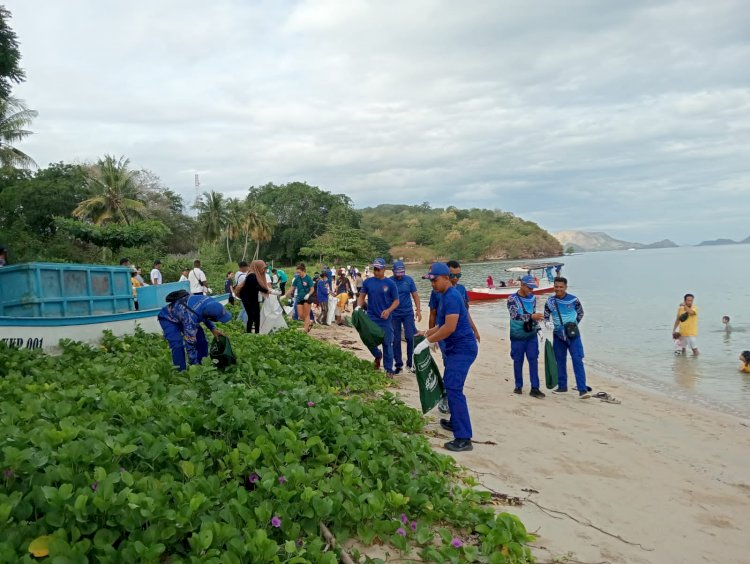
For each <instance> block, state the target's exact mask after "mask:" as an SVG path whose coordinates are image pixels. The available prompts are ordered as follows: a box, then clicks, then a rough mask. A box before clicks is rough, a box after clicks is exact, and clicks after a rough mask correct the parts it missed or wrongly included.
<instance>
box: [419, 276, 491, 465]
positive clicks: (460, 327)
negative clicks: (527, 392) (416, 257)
mask: <svg viewBox="0 0 750 564" xmlns="http://www.w3.org/2000/svg"><path fill="white" fill-rule="evenodd" d="M423 278H426V279H428V280H429V281H430V282H431V284H432V289H433V290H434V291H435V292H437V293H438V294H440V295H441V296H440V300H439V303H438V306H437V312H436V316H435V326H434V327H432V329H428V330H427V331H425V332H424V333H423V334H424V336H425V339H424V341H422V342H421V343H419V345H417V346H416V347H415V349H414V354H418V353H420V352H421V351H422V350H424V349H425V348H427V347H428V346H430V344H432V343H439V342H442V343H444V347H443V355H444V362H445V370H444V372H443V383H444V384H445V390H446V393H447V396H448V406H449V407H450V413H451V418H450V420H448V419H441V420H440V426H441V427H443V428H444V429H447V430H449V431H451V432H452V433H453V437H454V438H453V440H452V441H449V442H447V443H445V448H446V449H448V450H450V451H453V452H461V451H466V450H472V448H473V446H472V444H471V438H472V430H471V418H470V417H469V406H468V405H467V403H466V396H465V395H464V383H465V382H466V377H467V376H468V374H469V369H470V368H471V365H472V364H473V363H474V361H475V360H476V358H477V353H478V352H479V347H478V344H477V338H476V336H475V334H474V330H473V329H472V327H471V325H472V324H471V321H470V319H469V311H468V310H467V309H466V303H465V302H464V299H463V297H462V296H461V294H460V293H459V291H458V290H457V289H456V288H455V287H454V286H453V285H452V284H451V279H450V268H449V267H448V265H446V264H444V263H441V262H436V263H433V264H432V266H431V267H430V271H429V272H428V273H427V274H426V275H425V276H423Z"/></svg>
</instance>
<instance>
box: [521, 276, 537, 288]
mask: <svg viewBox="0 0 750 564" xmlns="http://www.w3.org/2000/svg"><path fill="white" fill-rule="evenodd" d="M521 284H523V285H524V286H528V287H529V288H531V289H532V290H533V289H534V288H538V286H537V285H536V280H535V279H534V277H533V276H532V275H531V274H527V275H526V276H524V277H523V278H521Z"/></svg>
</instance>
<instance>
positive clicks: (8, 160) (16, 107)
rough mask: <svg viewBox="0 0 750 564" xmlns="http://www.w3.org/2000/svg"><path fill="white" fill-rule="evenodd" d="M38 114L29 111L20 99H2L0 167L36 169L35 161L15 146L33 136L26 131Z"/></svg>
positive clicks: (0, 110) (0, 111)
mask: <svg viewBox="0 0 750 564" xmlns="http://www.w3.org/2000/svg"><path fill="white" fill-rule="evenodd" d="M36 116H37V112H36V111H34V110H29V109H27V108H26V106H25V105H24V103H23V101H21V100H19V99H18V98H7V99H0V166H2V167H11V168H36V163H35V162H34V159H32V158H31V157H30V156H28V155H27V154H26V153H24V152H23V151H21V150H20V149H17V148H16V147H14V146H13V144H14V143H16V142H17V141H21V140H23V139H24V137H28V136H29V135H31V133H32V132H31V131H28V130H27V129H25V128H26V127H28V126H29V125H31V120H33V119H34V118H35V117H36Z"/></svg>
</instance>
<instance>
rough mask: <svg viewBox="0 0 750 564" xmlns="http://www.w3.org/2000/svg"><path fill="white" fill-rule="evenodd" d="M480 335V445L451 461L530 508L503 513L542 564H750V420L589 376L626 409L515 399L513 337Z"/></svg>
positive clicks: (406, 383) (592, 402)
mask: <svg viewBox="0 0 750 564" xmlns="http://www.w3.org/2000/svg"><path fill="white" fill-rule="evenodd" d="M425 318H426V316H425ZM423 325H424V324H423ZM479 329H480V333H481V337H482V342H481V345H480V348H479V357H478V359H477V361H476V362H475V364H474V366H473V367H472V370H471V372H470V374H469V378H468V380H467V384H466V389H465V392H466V395H467V398H468V402H469V409H470V412H471V418H472V426H473V429H474V440H475V446H474V450H473V451H472V452H468V453H459V454H455V455H453V456H454V457H455V459H456V460H457V461H458V462H459V463H460V464H461V465H463V466H465V467H466V469H467V474H470V475H474V476H476V478H477V479H478V480H479V481H480V482H481V483H482V484H483V485H484V486H485V487H487V488H489V489H491V490H493V491H495V492H498V493H500V494H506V495H508V496H514V497H519V498H521V499H522V500H523V501H522V505H520V506H511V507H508V508H507V511H509V512H512V513H515V514H517V515H518V516H519V517H521V519H522V520H523V521H524V523H525V524H526V526H527V528H528V529H529V531H530V532H533V533H535V534H536V535H537V537H538V538H537V540H536V542H534V543H533V546H534V553H535V556H536V557H537V559H538V561H539V562H585V563H595V562H596V563H604V562H611V563H615V562H617V563H659V564H668V563H675V564H677V563H693V562H722V563H730V562H731V563H740V562H744V563H747V562H750V553H749V552H748V549H749V546H750V545H748V540H747V531H748V527H749V526H748V524H747V522H748V520H750V422H749V421H747V420H743V419H739V418H736V417H733V416H728V415H724V414H722V413H719V412H713V411H708V410H705V409H702V408H700V407H698V406H693V405H689V404H685V403H681V402H677V401H675V400H672V399H670V398H668V397H666V396H662V395H659V394H657V393H655V392H653V393H652V392H650V391H648V390H642V389H639V388H635V387H633V386H631V385H629V384H626V383H621V382H617V381H614V380H612V379H609V378H607V376H606V375H605V374H596V373H593V372H588V380H589V385H590V386H592V387H593V388H594V391H595V392H596V391H606V392H608V393H610V394H611V395H613V396H615V397H616V398H617V399H619V400H621V401H622V403H621V404H620V405H614V404H609V403H604V402H601V401H599V400H597V399H593V398H592V399H589V400H580V399H578V397H577V395H575V392H573V393H571V394H569V395H568V396H554V395H552V394H549V393H548V395H547V397H546V398H545V399H542V400H538V399H534V398H531V397H530V396H529V395H528V389H529V388H528V384H527V382H528V380H527V378H528V376H527V373H525V374H526V375H525V382H526V385H525V388H524V395H522V396H517V395H515V394H513V393H512V389H513V369H512V363H511V360H510V357H509V355H508V350H509V340H508V337H507V335H501V334H499V332H498V330H497V329H493V328H491V327H488V326H480V327H479ZM312 335H313V336H315V337H317V338H320V339H323V340H326V341H329V342H331V343H332V344H336V345H338V346H341V347H342V348H345V349H346V350H350V351H351V352H353V353H354V354H357V355H358V356H360V357H361V358H365V359H371V358H372V356H371V355H370V353H369V352H368V351H367V350H365V349H364V347H363V345H362V344H361V342H360V341H359V338H358V335H357V333H356V331H354V329H351V328H346V327H330V328H329V327H320V326H316V328H315V329H314V330H313V332H312ZM584 342H585V336H584ZM435 356H436V357H438V358H436V360H437V361H438V363H439V364H440V359H439V355H435ZM541 360H542V359H541V358H540V368H542V369H543V365H542V362H541ZM569 373H570V378H571V379H572V369H570V368H569ZM542 378H543V370H542ZM570 385H574V381H573V382H572V383H570ZM396 386H397V388H398V392H399V393H400V394H401V396H402V397H403V399H404V401H405V402H406V403H407V404H408V405H411V406H413V407H416V408H419V391H418V388H417V384H416V380H415V378H414V375H412V374H408V373H407V374H401V375H398V376H397V377H396ZM543 389H544V387H543ZM439 417H440V414H439V412H438V411H437V409H435V410H433V411H432V412H430V413H429V414H428V418H429V419H430V420H431V423H430V424H429V425H428V426H427V428H426V435H427V437H428V439H429V440H430V442H431V443H432V444H433V445H434V447H435V449H436V450H439V451H441V452H444V453H446V454H450V453H448V451H446V450H445V449H443V447H442V445H443V443H444V442H445V441H446V440H449V439H451V438H452V437H451V436H449V434H448V433H447V432H446V431H444V430H442V429H441V428H440V426H439V425H438V419H439Z"/></svg>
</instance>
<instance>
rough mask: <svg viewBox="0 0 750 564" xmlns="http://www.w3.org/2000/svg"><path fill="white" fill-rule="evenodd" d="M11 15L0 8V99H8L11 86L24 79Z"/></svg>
mask: <svg viewBox="0 0 750 564" xmlns="http://www.w3.org/2000/svg"><path fill="white" fill-rule="evenodd" d="M11 17H12V16H11V13H10V12H9V11H8V10H7V9H6V8H5V6H0V99H2V100H5V99H7V98H9V97H10V91H11V89H12V88H13V84H19V83H21V82H23V81H24V80H25V78H26V74H25V73H24V71H23V69H22V68H21V51H20V50H19V48H18V37H17V36H16V32H15V31H13V29H12V28H11V27H10V18H11Z"/></svg>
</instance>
